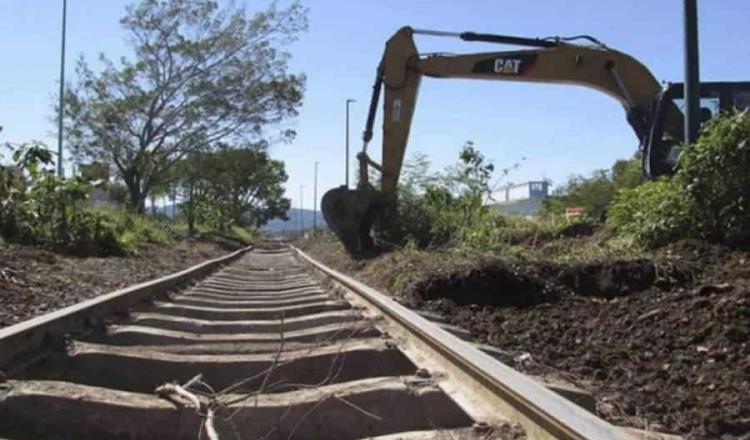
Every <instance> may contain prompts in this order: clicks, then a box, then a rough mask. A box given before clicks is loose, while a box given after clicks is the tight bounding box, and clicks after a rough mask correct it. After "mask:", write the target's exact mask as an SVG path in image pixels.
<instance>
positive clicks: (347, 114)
mask: <svg viewBox="0 0 750 440" xmlns="http://www.w3.org/2000/svg"><path fill="white" fill-rule="evenodd" d="M352 102H357V101H356V100H354V99H351V98H347V100H346V167H345V172H346V179H345V181H346V187H347V188H349V104H351V103H352Z"/></svg>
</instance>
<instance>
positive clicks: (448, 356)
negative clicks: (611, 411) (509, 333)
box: [292, 246, 637, 440]
mask: <svg viewBox="0 0 750 440" xmlns="http://www.w3.org/2000/svg"><path fill="white" fill-rule="evenodd" d="M292 249H293V250H294V251H296V252H297V254H298V255H299V256H300V257H301V258H302V259H303V260H304V261H306V262H308V263H309V264H311V265H312V266H313V267H315V268H316V269H317V270H319V271H320V272H322V273H323V274H325V275H327V276H329V277H330V278H331V279H332V280H333V281H334V282H335V283H336V284H338V285H340V286H342V287H344V288H345V289H346V290H348V291H349V292H351V293H352V294H353V295H352V296H356V297H359V298H360V299H361V300H363V301H359V302H362V303H364V306H365V307H366V308H369V309H371V310H374V311H375V314H377V315H380V316H382V317H383V318H384V319H385V320H386V321H389V322H390V323H391V324H392V325H391V327H390V328H393V329H395V332H398V333H402V335H403V336H404V338H403V339H402V340H401V341H400V342H403V343H405V344H407V345H411V347H413V348H414V349H416V350H418V351H420V352H421V353H422V354H424V355H425V356H427V358H428V361H429V364H430V365H436V366H437V368H441V369H444V373H445V374H447V376H448V377H450V378H451V379H452V380H453V381H454V385H455V384H459V386H458V387H457V388H460V389H464V390H466V389H468V390H470V391H469V394H470V395H469V396H465V395H464V396H460V394H461V393H462V392H461V391H460V390H454V391H456V392H457V393H458V394H459V396H454V397H456V400H457V401H458V402H459V404H462V405H464V410H466V411H467V413H469V414H470V415H472V417H473V418H474V419H475V420H478V421H485V420H487V419H488V418H490V419H492V418H497V417H498V416H499V417H501V418H503V419H505V420H509V421H512V422H516V423H519V424H521V425H522V426H523V427H524V429H525V430H526V432H527V435H528V436H529V438H531V439H563V440H626V439H629V440H633V439H635V438H637V437H636V436H635V435H634V434H633V433H632V432H630V431H628V430H626V429H623V428H620V427H616V426H614V425H612V424H610V423H609V422H607V421H605V420H603V419H601V418H599V417H596V416H595V415H594V414H592V413H590V412H588V411H586V410H585V409H583V408H581V407H579V406H577V405H575V404H574V403H572V402H570V401H568V400H567V399H565V398H564V397H561V396H559V395H558V394H556V393H554V392H552V391H550V390H548V389H547V388H545V387H544V386H542V385H540V384H538V383H536V382H535V381H533V380H532V379H530V378H528V377H526V376H525V375H523V374H521V373H519V372H517V371H515V370H513V369H512V368H510V367H508V366H506V365H504V364H502V363H501V362H499V361H498V360H496V359H494V358H492V357H491V356H489V355H487V354H485V353H483V352H482V351H480V350H479V349H477V348H475V347H473V346H472V345H470V344H469V343H467V342H465V341H463V340H461V339H459V338H457V337H456V336H454V335H452V334H450V333H449V332H447V331H445V330H443V329H441V328H440V327H438V326H437V325H435V324H434V323H432V322H430V321H428V320H427V319H425V318H423V317H421V316H419V315H418V314H417V313H415V312H414V311H412V310H410V309H408V308H406V307H404V306H403V305H401V304H399V303H398V302H396V301H394V300H393V299H391V298H389V297H387V296H386V295H384V294H382V293H380V292H378V291H376V290H375V289H373V288H371V287H369V286H367V285H365V284H363V283H361V282H359V281H357V280H355V279H354V278H352V277H349V276H347V275H344V274H342V273H340V272H338V271H336V270H334V269H331V268H329V267H327V266H326V265H324V264H322V263H320V262H318V261H317V260H315V259H314V258H312V257H311V256H310V255H308V254H306V253H305V252H303V251H302V250H300V249H298V248H296V247H294V246H292ZM390 328H389V330H390ZM399 329H403V332H401V331H399ZM406 351H407V352H408V351H409V349H408V348H407V349H406ZM449 387H450V386H449ZM490 422H491V420H490Z"/></svg>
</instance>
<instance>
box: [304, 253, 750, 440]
mask: <svg viewBox="0 0 750 440" xmlns="http://www.w3.org/2000/svg"><path fill="white" fill-rule="evenodd" d="M326 246H328V248H329V250H328V251H325V252H322V254H323V255H325V257H324V259H325V260H326V262H327V263H328V264H331V265H333V266H335V267H338V268H339V269H343V270H345V271H348V272H349V273H352V274H353V275H355V276H357V277H359V278H361V279H363V280H364V281H365V282H367V283H368V284H371V285H374V286H378V287H381V288H382V289H383V290H384V291H386V292H389V293H391V294H394V295H398V296H401V297H408V296H409V295H410V294H413V295H414V296H418V297H419V298H421V300H422V301H421V303H420V304H419V305H420V307H422V308H425V309H430V310H433V311H438V312H441V313H443V314H444V316H445V317H446V319H447V321H448V322H450V323H452V324H454V325H459V326H461V327H463V328H465V329H467V330H469V331H471V333H472V334H473V335H474V336H475V337H476V338H477V339H478V340H480V341H483V342H487V343H491V344H494V345H497V346H499V347H501V348H502V349H503V351H505V352H508V353H510V358H509V361H510V363H511V365H512V366H513V367H515V368H517V369H519V370H521V371H525V372H528V373H531V374H541V375H545V374H552V375H556V376H560V377H564V378H566V379H568V380H570V381H572V382H575V383H577V384H578V385H579V386H581V387H582V388H584V389H587V390H590V391H591V392H592V393H593V394H594V396H595V397H596V399H597V410H598V412H599V414H600V415H602V416H603V417H605V418H606V419H608V420H610V421H612V422H614V423H616V424H620V425H626V426H633V427H639V428H643V427H644V426H646V427H648V428H650V429H653V430H659V431H665V432H673V433H676V434H681V435H683V436H688V438H691V439H716V438H721V439H722V440H735V439H743V440H747V439H750V264H748V262H750V254H747V253H742V252H738V251H732V250H730V249H726V248H723V247H720V246H714V245H711V244H707V243H705V242H700V241H683V242H679V243H676V244H674V245H672V246H669V247H667V248H665V249H663V250H662V251H661V252H660V253H659V254H657V255H655V256H654V258H653V260H649V259H636V260H616V261H605V262H589V263H585V264H577V265H568V266H561V265H554V264H543V263H534V264H531V263H526V264H520V263H511V262H507V261H502V260H498V259H497V258H495V259H491V260H487V259H481V258H476V259H472V257H468V256H466V255H462V254H456V253H447V252H427V251H412V250H408V251H407V250H403V251H399V252H393V253H391V254H388V255H384V256H382V257H380V258H378V259H375V260H373V261H370V262H367V263H361V262H358V263H356V264H353V263H351V262H350V261H349V260H347V259H346V258H345V257H342V256H341V255H336V252H332V251H331V250H330V248H331V246H330V245H325V244H321V243H318V244H316V247H317V248H318V250H319V249H323V248H326ZM312 253H313V254H314V255H315V256H316V257H319V256H320V254H316V252H314V251H313V252H312Z"/></svg>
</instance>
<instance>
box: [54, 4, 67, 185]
mask: <svg viewBox="0 0 750 440" xmlns="http://www.w3.org/2000/svg"><path fill="white" fill-rule="evenodd" d="M67 15H68V0H63V15H62V48H61V50H60V104H59V105H60V108H59V109H58V112H57V113H58V114H57V175H58V176H60V177H62V175H63V101H64V97H63V93H65V27H66V21H67Z"/></svg>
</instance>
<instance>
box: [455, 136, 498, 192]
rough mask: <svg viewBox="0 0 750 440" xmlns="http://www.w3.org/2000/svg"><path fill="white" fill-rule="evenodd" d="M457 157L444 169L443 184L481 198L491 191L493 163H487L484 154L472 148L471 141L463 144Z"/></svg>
mask: <svg viewBox="0 0 750 440" xmlns="http://www.w3.org/2000/svg"><path fill="white" fill-rule="evenodd" d="M458 157H459V161H458V163H457V164H456V165H454V166H452V167H450V168H449V169H448V170H446V174H445V176H444V183H445V185H446V186H447V187H448V188H450V189H451V190H452V191H453V192H454V193H456V194H461V195H467V196H472V197H475V198H477V199H479V200H481V197H482V196H483V195H486V194H488V193H489V192H490V191H491V188H490V180H491V178H492V173H493V172H494V171H495V165H493V164H491V163H488V161H487V159H486V158H485V156H484V154H482V152H481V151H479V150H478V149H476V148H474V142H472V141H467V142H466V143H465V144H464V146H463V147H462V148H461V151H460V152H459V153H458Z"/></svg>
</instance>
